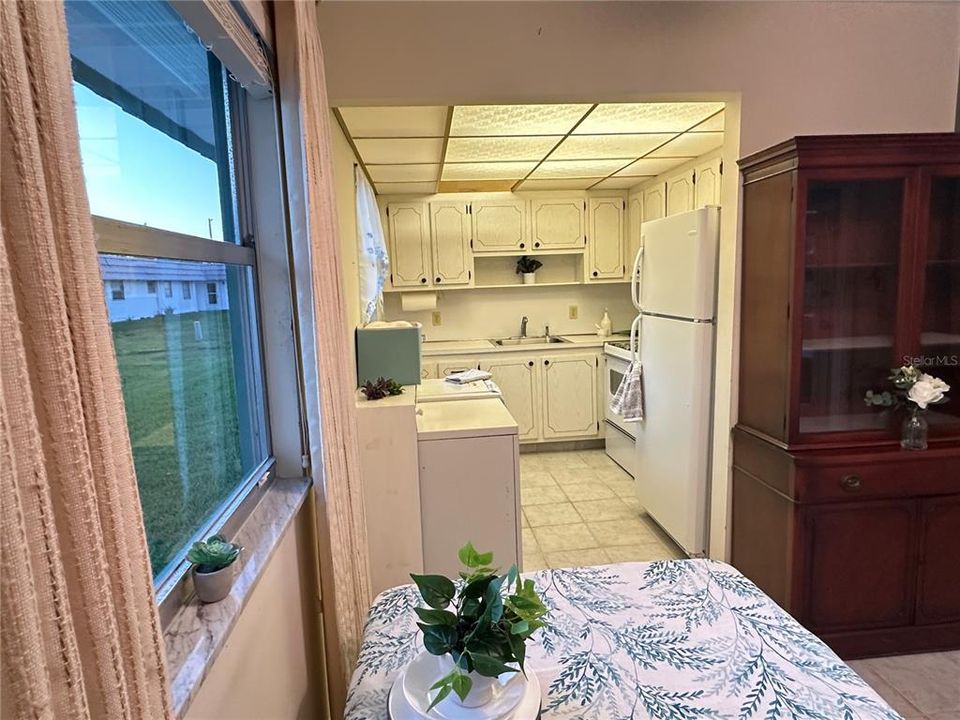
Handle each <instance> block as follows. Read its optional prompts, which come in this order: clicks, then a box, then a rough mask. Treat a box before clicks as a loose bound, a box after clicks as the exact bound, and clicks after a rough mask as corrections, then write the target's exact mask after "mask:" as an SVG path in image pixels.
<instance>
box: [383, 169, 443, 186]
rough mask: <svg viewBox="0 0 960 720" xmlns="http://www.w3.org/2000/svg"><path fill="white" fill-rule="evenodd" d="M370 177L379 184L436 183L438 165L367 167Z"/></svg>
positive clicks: (438, 173)
mask: <svg viewBox="0 0 960 720" xmlns="http://www.w3.org/2000/svg"><path fill="white" fill-rule="evenodd" d="M367 170H369V171H370V177H371V178H373V181H374V182H375V183H381V182H418V181H421V182H436V181H437V177H438V176H439V175H440V166H439V165H367Z"/></svg>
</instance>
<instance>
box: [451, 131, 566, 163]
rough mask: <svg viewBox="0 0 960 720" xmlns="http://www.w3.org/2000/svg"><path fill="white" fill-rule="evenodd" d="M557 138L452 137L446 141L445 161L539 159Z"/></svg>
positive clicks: (554, 143)
mask: <svg viewBox="0 0 960 720" xmlns="http://www.w3.org/2000/svg"><path fill="white" fill-rule="evenodd" d="M557 140H558V138H556V137H550V136H542V135H540V136H534V137H478V138H457V137H452V138H450V141H449V142H448V143H447V162H487V161H505V160H506V161H509V160H534V161H539V160H540V159H541V158H543V156H544V155H546V154H547V153H548V152H550V150H551V148H553V146H554V145H556V144H557Z"/></svg>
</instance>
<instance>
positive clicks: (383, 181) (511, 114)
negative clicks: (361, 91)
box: [335, 102, 724, 194]
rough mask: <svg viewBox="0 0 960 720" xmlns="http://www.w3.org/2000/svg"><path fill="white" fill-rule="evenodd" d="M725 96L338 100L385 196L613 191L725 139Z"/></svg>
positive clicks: (348, 129)
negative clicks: (432, 102) (539, 101)
mask: <svg viewBox="0 0 960 720" xmlns="http://www.w3.org/2000/svg"><path fill="white" fill-rule="evenodd" d="M723 107H724V106H723V103H716V102H684V103H592V104H591V103H580V104H574V105H455V106H427V107H339V108H336V109H335V112H336V114H337V116H338V120H339V121H340V124H341V126H342V127H343V129H344V132H345V133H346V134H347V138H348V140H349V141H350V143H351V144H352V145H353V147H354V150H356V153H357V156H358V157H359V159H360V161H361V164H362V165H363V166H364V168H365V169H366V172H367V175H368V176H369V178H370V180H371V181H372V182H373V184H374V186H375V188H376V191H377V193H379V194H402V193H434V192H459V191H482V190H511V189H512V190H586V189H594V190H611V189H616V190H620V189H625V188H631V187H633V186H635V185H639V184H641V183H643V182H645V181H646V180H648V179H649V178H651V177H654V176H655V175H659V174H660V173H663V172H666V171H667V170H670V169H671V168H673V167H676V166H677V165H681V164H683V163H685V162H687V161H688V160H690V159H692V158H695V157H698V156H700V155H703V154H704V153H706V152H709V151H711V150H713V149H715V148H718V147H720V145H721V144H722V143H723Z"/></svg>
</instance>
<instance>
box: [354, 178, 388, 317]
mask: <svg viewBox="0 0 960 720" xmlns="http://www.w3.org/2000/svg"><path fill="white" fill-rule="evenodd" d="M353 171H354V175H355V177H356V185H357V272H358V273H359V274H360V322H361V324H366V323H368V322H370V321H372V320H374V319H376V318H377V317H378V316H379V315H380V314H381V311H382V310H383V286H384V285H385V284H386V282H387V278H388V277H389V276H390V257H389V256H388V255H387V242H386V239H385V238H384V235H383V225H382V224H381V222H380V210H379V208H378V207H377V198H376V197H375V196H374V194H373V188H372V187H371V186H370V183H369V182H368V181H367V178H366V176H365V175H364V174H363V172H362V171H361V170H360V168H359V167H357V166H354V168H353Z"/></svg>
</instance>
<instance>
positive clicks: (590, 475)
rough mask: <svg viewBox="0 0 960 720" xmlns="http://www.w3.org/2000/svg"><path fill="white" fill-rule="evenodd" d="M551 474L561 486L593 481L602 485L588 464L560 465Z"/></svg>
mask: <svg viewBox="0 0 960 720" xmlns="http://www.w3.org/2000/svg"><path fill="white" fill-rule="evenodd" d="M550 476H551V477H552V478H553V479H554V481H555V482H556V483H557V485H559V486H560V487H563V486H564V485H579V484H581V483H592V484H594V485H602V484H603V483H602V481H601V480H600V478H599V476H598V475H597V473H596V471H594V470H593V468H588V467H587V466H586V465H578V466H577V467H558V468H553V469H551V470H550Z"/></svg>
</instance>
